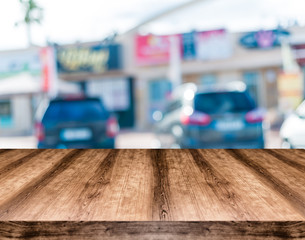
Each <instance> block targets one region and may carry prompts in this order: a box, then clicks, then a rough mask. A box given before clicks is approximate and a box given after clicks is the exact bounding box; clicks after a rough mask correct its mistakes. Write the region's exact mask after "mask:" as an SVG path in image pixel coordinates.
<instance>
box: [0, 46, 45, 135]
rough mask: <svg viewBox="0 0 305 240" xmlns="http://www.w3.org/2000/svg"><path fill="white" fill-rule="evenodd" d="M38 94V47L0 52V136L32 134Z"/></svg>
mask: <svg viewBox="0 0 305 240" xmlns="http://www.w3.org/2000/svg"><path fill="white" fill-rule="evenodd" d="M41 97H42V88H41V62H40V49H39V48H38V47H31V48H29V49H24V50H13V51H4V52H0V136H6V135H27V134H31V133H32V131H33V117H34V111H35V109H36V107H37V105H38V102H39V101H40V100H39V99H40V98H41Z"/></svg>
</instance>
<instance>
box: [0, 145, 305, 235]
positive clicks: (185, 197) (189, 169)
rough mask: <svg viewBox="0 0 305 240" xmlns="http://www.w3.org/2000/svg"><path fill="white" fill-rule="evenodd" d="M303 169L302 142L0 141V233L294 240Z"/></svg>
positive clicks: (301, 218)
mask: <svg viewBox="0 0 305 240" xmlns="http://www.w3.org/2000/svg"><path fill="white" fill-rule="evenodd" d="M304 169H305V152H304V151H301V150H285V151H283V150H221V149H219V150H195V149H191V150H187V149H185V150H165V149H162V150H154V149H130V150H123V149H122V150H107V149H106V150H90V149H89V150H54V149H53V150H52V149H50V150H10V151H8V150H0V221H2V222H0V239H2V238H4V237H5V238H7V239H10V238H12V239H14V238H18V237H20V236H21V237H28V238H32V239H43V237H46V238H48V239H52V238H53V239H57V238H56V237H62V239H65V238H66V237H67V236H68V234H70V235H71V234H72V231H74V232H75V234H74V235H73V234H72V235H71V237H74V239H86V237H88V239H92V237H93V235H90V234H91V233H90V231H91V232H92V233H95V234H96V236H101V237H103V239H121V237H123V238H125V239H143V237H144V239H182V238H183V239H194V238H196V239H203V237H206V238H205V239H239V238H242V237H245V236H247V237H246V239H281V238H284V237H289V238H297V239H302V238H305V236H304V232H305V226H304V223H305V172H304ZM67 221H68V222H67ZM152 221H153V222H152ZM7 229H8V230H7ZM39 229H40V230H41V233H40V234H42V235H39V233H38V232H39V231H38V230H39ZM52 229H53V230H52ZM255 231H257V232H256V233H255ZM52 234H53V235H52ZM41 236H43V237H42V238H40V237H41Z"/></svg>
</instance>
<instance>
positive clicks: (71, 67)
mask: <svg viewBox="0 0 305 240" xmlns="http://www.w3.org/2000/svg"><path fill="white" fill-rule="evenodd" d="M56 51H57V53H56V61H57V69H58V73H59V74H69V73H96V74H99V73H104V72H106V71H111V70H119V69H121V68H122V66H121V46H120V45H109V46H104V45H94V46H84V45H74V46H59V47H57V49H56Z"/></svg>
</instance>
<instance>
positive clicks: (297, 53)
mask: <svg viewBox="0 0 305 240" xmlns="http://www.w3.org/2000/svg"><path fill="white" fill-rule="evenodd" d="M292 49H293V51H294V57H295V60H296V61H297V63H298V64H299V65H300V66H302V67H303V66H305V44H294V45H292Z"/></svg>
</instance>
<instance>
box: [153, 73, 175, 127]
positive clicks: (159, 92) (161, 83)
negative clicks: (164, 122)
mask: <svg viewBox="0 0 305 240" xmlns="http://www.w3.org/2000/svg"><path fill="white" fill-rule="evenodd" d="M148 87H149V106H150V107H149V108H150V109H149V120H150V122H154V121H155V120H154V118H153V115H154V113H155V112H159V111H160V112H164V110H165V107H166V106H167V102H168V100H169V96H170V93H171V91H172V83H171V82H170V81H169V80H167V79H160V80H153V81H150V82H149V85H148Z"/></svg>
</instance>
